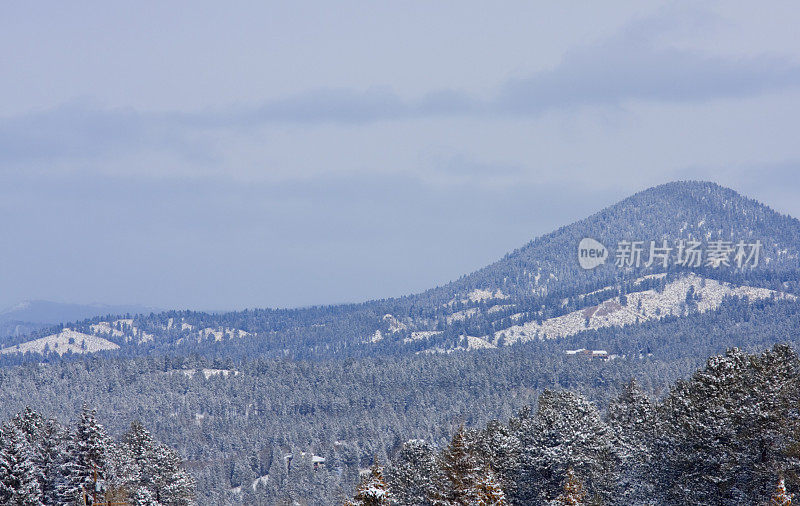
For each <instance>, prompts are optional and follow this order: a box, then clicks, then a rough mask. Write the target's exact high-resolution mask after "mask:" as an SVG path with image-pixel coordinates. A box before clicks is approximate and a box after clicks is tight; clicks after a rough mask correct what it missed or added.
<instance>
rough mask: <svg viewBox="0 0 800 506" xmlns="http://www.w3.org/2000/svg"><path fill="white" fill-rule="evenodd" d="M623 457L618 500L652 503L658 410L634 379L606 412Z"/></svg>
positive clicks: (633, 502) (619, 475)
mask: <svg viewBox="0 0 800 506" xmlns="http://www.w3.org/2000/svg"><path fill="white" fill-rule="evenodd" d="M606 421H607V423H608V425H609V428H610V429H611V431H612V437H613V440H614V445H615V447H616V449H617V453H618V454H619V458H620V470H619V474H618V477H619V478H618V487H617V492H616V494H615V496H616V497H618V498H619V499H621V500H623V501H624V502H625V503H628V504H644V503H649V502H650V500H651V498H652V497H653V491H654V488H655V483H654V482H653V479H652V477H653V476H654V475H655V474H656V473H655V472H653V471H655V469H653V466H654V465H657V464H654V462H653V454H652V448H653V444H654V441H655V431H656V421H657V416H656V409H655V406H654V405H653V403H652V401H651V400H650V399H649V398H648V397H647V395H645V393H644V392H643V391H642V389H641V388H640V387H639V385H638V383H636V381H635V380H631V381H630V382H629V383H628V384H627V385H625V387H624V388H623V390H622V393H621V394H620V396H619V397H617V398H616V399H614V400H613V401H611V403H610V404H609V406H608V409H607V410H606Z"/></svg>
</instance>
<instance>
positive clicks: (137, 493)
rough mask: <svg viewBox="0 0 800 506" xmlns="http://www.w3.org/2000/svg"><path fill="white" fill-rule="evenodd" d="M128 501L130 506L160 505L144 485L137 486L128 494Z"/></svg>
mask: <svg viewBox="0 0 800 506" xmlns="http://www.w3.org/2000/svg"><path fill="white" fill-rule="evenodd" d="M129 501H130V503H131V506H161V504H160V503H159V502H158V501H156V500H155V498H154V497H153V494H152V493H151V492H150V490H148V489H146V488H145V487H137V488H136V489H135V490H134V491H133V493H132V494H131V495H130V498H129Z"/></svg>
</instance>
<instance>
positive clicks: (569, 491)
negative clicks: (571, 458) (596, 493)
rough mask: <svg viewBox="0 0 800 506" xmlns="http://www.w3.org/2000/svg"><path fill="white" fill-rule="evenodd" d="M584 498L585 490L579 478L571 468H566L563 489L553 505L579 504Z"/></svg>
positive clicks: (576, 505) (574, 505)
mask: <svg viewBox="0 0 800 506" xmlns="http://www.w3.org/2000/svg"><path fill="white" fill-rule="evenodd" d="M585 500H586V491H585V490H584V488H583V483H581V480H579V479H578V477H577V476H575V472H574V471H573V470H572V468H569V469H568V470H567V477H566V478H565V479H564V491H563V492H561V495H559V496H558V497H557V498H556V500H555V501H553V503H552V504H553V506H580V505H581V504H584V501H585Z"/></svg>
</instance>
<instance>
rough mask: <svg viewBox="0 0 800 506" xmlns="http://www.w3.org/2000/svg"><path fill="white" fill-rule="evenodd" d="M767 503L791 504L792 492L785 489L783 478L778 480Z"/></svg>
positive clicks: (783, 505)
mask: <svg viewBox="0 0 800 506" xmlns="http://www.w3.org/2000/svg"><path fill="white" fill-rule="evenodd" d="M769 504H770V506H792V494H790V493H789V492H788V491H787V490H786V483H784V480H783V478H781V479H780V481H778V488H777V489H775V493H774V494H773V495H772V500H770V502H769Z"/></svg>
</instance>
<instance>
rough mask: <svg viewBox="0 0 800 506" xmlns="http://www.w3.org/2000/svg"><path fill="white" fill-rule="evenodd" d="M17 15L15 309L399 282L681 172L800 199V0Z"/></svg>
mask: <svg viewBox="0 0 800 506" xmlns="http://www.w3.org/2000/svg"><path fill="white" fill-rule="evenodd" d="M412 7H413V8H412ZM187 12H191V13H192V15H191V16H187V15H186V13H187ZM411 12H413V13H414V14H413V15H411V14H410V13H411ZM0 13H2V14H3V15H2V16H0V40H2V41H3V42H4V44H3V49H0V70H2V72H3V75H4V76H7V79H5V80H3V82H2V83H0V92H2V93H3V96H5V97H7V99H6V100H4V101H2V102H0V212H2V213H3V216H4V217H5V219H4V220H2V221H0V237H2V238H3V240H4V243H3V244H4V246H5V248H4V253H3V255H2V256H0V285H2V286H3V287H4V291H3V293H2V294H0V308H2V307H9V306H12V305H14V304H16V303H19V302H20V301H23V300H46V301H56V302H63V303H74V304H86V303H97V304H104V305H143V306H152V307H158V308H165V309H170V308H176V309H177V308H181V309H191V310H205V311H227V310H238V309H243V308H246V307H249V308H255V307H273V308H275V307H284V308H291V307H308V306H312V305H334V304H339V303H349V302H361V301H367V300H373V299H381V298H387V297H398V296H402V295H406V294H413V293H418V292H420V291H423V290H425V289H428V288H431V287H433V286H441V285H443V284H445V283H447V282H449V281H452V280H454V279H457V278H458V277H459V276H461V275H463V274H465V273H469V272H473V271H475V270H477V269H479V268H481V267H483V266H484V265H487V264H489V263H491V262H494V261H496V260H497V259H499V258H502V256H503V255H504V254H505V253H507V252H508V251H511V250H513V249H515V248H518V247H520V246H521V245H523V244H525V243H527V242H529V241H530V240H532V239H533V238H535V237H538V236H541V235H543V234H546V233H548V232H550V231H552V230H555V229H557V228H558V227H560V226H564V225H567V224H569V223H572V222H574V221H577V220H579V219H582V218H584V217H586V216H588V215H590V214H592V213H594V212H597V211H598V210H600V209H603V208H605V207H607V206H609V205H612V204H613V203H615V202H618V201H619V200H622V199H624V198H626V197H627V196H630V195H632V194H633V193H636V192H638V191H641V190H644V189H646V188H650V187H653V186H656V185H658V184H663V183H665V182H668V181H674V180H685V179H700V180H711V181H714V182H716V183H718V184H720V185H722V186H725V187H728V188H732V189H734V190H735V191H737V192H739V193H741V194H743V195H746V196H747V197H749V198H753V199H756V200H758V201H759V202H762V203H764V204H766V205H768V206H769V207H771V208H773V209H775V210H777V211H778V212H780V213H781V214H788V215H791V216H800V202H798V201H797V199H796V198H795V195H796V194H797V191H798V190H800V178H798V177H797V175H798V174H799V173H800V146H798V145H797V143H796V141H795V139H794V135H793V132H794V125H795V122H796V120H795V118H796V117H798V115H800V44H799V43H798V42H797V39H796V35H795V27H796V26H797V24H798V23H799V22H800V12H799V11H798V10H797V9H796V7H795V6H794V5H793V4H792V3H791V2H783V3H778V4H775V5H774V7H773V8H772V9H770V10H769V11H768V12H759V15H758V16H754V15H753V12H752V9H749V8H748V7H747V6H740V5H731V4H728V3H723V2H718V3H711V4H707V5H703V6H696V5H691V4H681V5H677V6H676V5H672V4H668V3H666V2H663V3H659V4H652V5H646V6H643V5H639V4H627V3H624V2H619V3H614V4H604V5H602V6H584V7H583V12H582V14H584V15H583V16H581V17H580V18H578V17H576V16H575V12H574V9H570V8H569V7H567V6H560V5H556V6H536V5H529V4H526V3H524V2H520V3H517V4H514V5H511V6H508V8H505V9H502V8H498V9H493V10H491V12H487V11H486V10H485V9H482V8H481V7H480V4H477V3H463V2H459V3H455V2H452V3H449V2H442V3H437V4H429V3H424V2H421V3H418V4H416V5H413V6H409V5H404V6H403V7H402V8H401V7H399V6H393V5H372V6H370V7H369V8H364V7H363V6H362V5H360V4H357V3H344V4H340V5H338V6H337V7H336V8H332V7H331V6H330V5H327V4H325V3H324V2H311V3H310V4H308V5H304V6H303V7H301V6H281V5H260V6H256V7H252V8H251V9H239V8H236V7H230V6H225V7H221V6H217V5H216V4H213V3H211V2H207V3H197V2H194V3H191V4H190V3H176V4H169V5H163V4H156V3H153V4H151V5H150V8H148V9H140V8H121V7H120V8H115V7H111V6H107V5H104V4H102V3H96V4H93V3H89V4H86V5H82V6H69V7H67V6H63V5H60V4H58V3H56V2H51V3H45V4H44V5H42V4H39V5H35V6H34V5H15V6H10V5H7V6H3V7H0ZM583 19H587V20H591V22H589V21H583ZM366 21H368V22H366ZM167 28H170V29H167ZM172 28H175V29H172ZM209 34H214V36H213V37H210V36H209ZM409 35H411V36H409ZM366 40H369V41H370V44H364V41H366Z"/></svg>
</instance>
